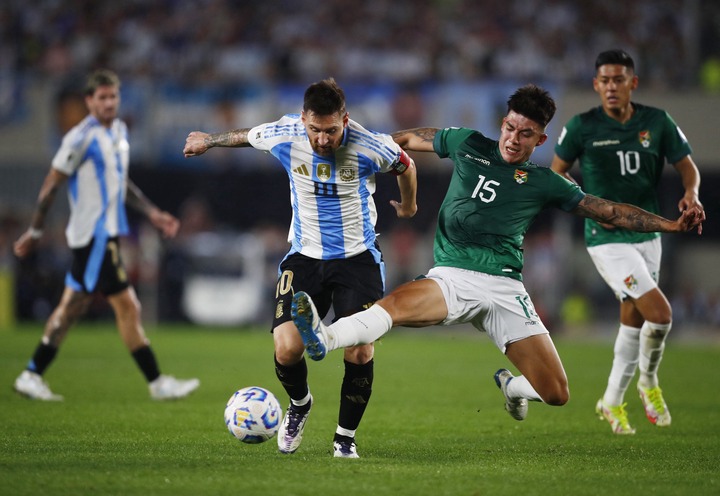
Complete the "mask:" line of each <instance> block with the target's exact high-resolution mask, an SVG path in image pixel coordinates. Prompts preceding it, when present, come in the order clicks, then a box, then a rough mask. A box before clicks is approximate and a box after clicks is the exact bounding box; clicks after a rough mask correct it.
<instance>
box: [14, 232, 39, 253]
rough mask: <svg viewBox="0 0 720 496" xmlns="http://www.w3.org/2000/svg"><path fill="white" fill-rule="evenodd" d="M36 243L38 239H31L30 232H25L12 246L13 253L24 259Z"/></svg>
mask: <svg viewBox="0 0 720 496" xmlns="http://www.w3.org/2000/svg"><path fill="white" fill-rule="evenodd" d="M37 242H38V239H37V238H33V237H32V234H31V233H30V231H29V230H27V231H25V232H24V233H22V235H21V236H20V237H19V238H18V239H17V241H15V243H14V244H13V253H15V256H16V257H18V258H25V257H27V256H28V255H29V254H30V253H31V252H32V251H33V250H34V249H35V246H36V245H37Z"/></svg>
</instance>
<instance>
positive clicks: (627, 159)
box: [555, 103, 691, 246]
mask: <svg viewBox="0 0 720 496" xmlns="http://www.w3.org/2000/svg"><path fill="white" fill-rule="evenodd" d="M633 106H634V108H635V113H634V114H633V116H632V118H631V119H630V120H629V121H628V122H626V123H625V124H622V123H620V122H618V121H616V120H615V119H613V118H611V117H609V116H608V115H607V114H605V112H604V111H603V109H602V107H596V108H594V109H592V110H590V111H588V112H585V113H582V114H578V115H576V116H574V117H573V118H572V119H570V121H568V123H567V125H566V126H565V127H564V128H563V130H562V133H561V134H560V138H559V139H558V142H557V144H556V145H555V153H556V154H557V156H558V157H560V158H561V159H563V160H564V161H566V162H568V163H573V162H574V161H575V160H576V159H578V160H579V161H580V170H581V171H582V178H583V190H584V191H586V192H587V193H588V194H591V195H594V196H599V197H600V198H605V199H607V200H612V201H615V202H621V203H630V204H632V205H637V206H638V207H640V208H643V209H645V210H647V211H649V212H653V213H655V214H659V213H660V208H659V202H658V198H657V186H658V183H659V182H660V177H661V175H662V170H663V166H664V165H665V161H666V160H667V161H668V162H670V163H673V164H674V163H676V162H678V161H679V160H681V159H682V158H684V157H685V156H687V155H689V154H690V153H691V149H690V145H688V142H687V139H686V138H685V136H684V135H683V133H682V131H680V128H679V127H678V126H677V125H676V124H675V122H674V121H673V120H672V118H671V117H670V116H669V115H668V114H667V112H665V111H664V110H660V109H657V108H654V107H648V106H645V105H639V104H637V103H633ZM658 236H660V234H659V233H637V232H633V231H628V230H625V229H617V228H611V229H606V228H604V227H603V226H602V225H600V224H598V223H597V222H595V221H593V220H590V219H585V241H586V243H587V245H588V246H597V245H602V244H606V243H640V242H643V241H647V240H649V239H654V238H656V237H658Z"/></svg>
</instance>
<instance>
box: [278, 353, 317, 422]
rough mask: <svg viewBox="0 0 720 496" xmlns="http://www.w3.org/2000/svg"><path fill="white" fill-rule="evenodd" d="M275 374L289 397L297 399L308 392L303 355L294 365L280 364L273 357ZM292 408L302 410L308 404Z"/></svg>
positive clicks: (306, 371)
mask: <svg viewBox="0 0 720 496" xmlns="http://www.w3.org/2000/svg"><path fill="white" fill-rule="evenodd" d="M275 375H277V378H278V380H279V381H280V384H282V386H283V387H284V388H285V391H286V392H287V394H288V396H290V399H293V400H295V401H299V400H301V399H303V398H304V397H306V396H307V394H308V392H310V389H309V388H308V383H307V378H308V370H307V362H306V361H305V357H303V358H302V359H301V360H300V361H299V362H298V363H296V364H294V365H282V364H280V363H279V362H278V361H277V358H275ZM294 408H296V409H298V410H302V409H303V408H310V404H308V405H306V406H304V407H294Z"/></svg>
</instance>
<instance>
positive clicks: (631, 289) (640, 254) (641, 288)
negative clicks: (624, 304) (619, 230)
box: [587, 238, 662, 301]
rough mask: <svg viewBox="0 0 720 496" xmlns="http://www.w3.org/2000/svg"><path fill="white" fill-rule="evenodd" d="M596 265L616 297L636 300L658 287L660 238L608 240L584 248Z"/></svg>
mask: <svg viewBox="0 0 720 496" xmlns="http://www.w3.org/2000/svg"><path fill="white" fill-rule="evenodd" d="M587 251H588V253H589V254H590V257H591V258H592V261H593V263H594V264H595V267H596V268H597V270H598V272H599V273H600V275H601V276H602V278H603V279H604V280H605V282H606V283H607V284H608V286H610V289H612V290H613V292H614V293H615V296H617V298H618V300H620V301H623V300H624V299H625V298H628V297H630V298H633V299H637V298H639V297H641V296H642V295H644V294H645V293H647V292H648V291H650V290H652V289H655V288H657V287H658V280H659V278H660V259H661V258H662V244H661V243H660V238H655V239H652V240H650V241H644V242H642V243H608V244H606V245H599V246H589V247H588V249H587Z"/></svg>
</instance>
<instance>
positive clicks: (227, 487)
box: [0, 324, 720, 496]
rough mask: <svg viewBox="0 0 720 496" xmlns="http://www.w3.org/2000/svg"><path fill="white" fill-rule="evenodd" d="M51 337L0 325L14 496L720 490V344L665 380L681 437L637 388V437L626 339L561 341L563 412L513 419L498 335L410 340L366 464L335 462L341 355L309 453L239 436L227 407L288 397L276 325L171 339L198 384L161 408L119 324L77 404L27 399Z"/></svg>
mask: <svg viewBox="0 0 720 496" xmlns="http://www.w3.org/2000/svg"><path fill="white" fill-rule="evenodd" d="M40 333H41V329H40V326H32V327H26V328H21V329H16V330H0V385H4V386H2V387H0V492H2V494H7V495H38V494H43V495H75V496H76V495H136V494H137V495H215V494H217V495H221V494H222V495H226V494H242V495H249V496H252V495H258V494H282V495H316V496H317V495H326V494H342V495H343V496H350V495H371V496H381V495H405V494H408V495H430V494H432V495H485V494H489V495H502V494H508V495H517V494H522V495H523V496H524V495H536V494H537V495H547V494H561V495H565V494H572V495H596V494H614V495H624V494H653V495H655V496H659V495H686V494H697V495H709V494H720V468H719V467H720V462H718V460H720V412H719V407H720V394H718V384H720V347H719V346H717V345H702V346H701V345H691V344H687V343H674V342H672V341H671V343H669V345H668V348H667V353H666V355H665V358H664V360H663V364H662V368H661V381H662V386H663V391H664V393H665V397H666V400H667V401H668V403H669V405H670V408H671V411H672V414H673V425H672V426H671V427H669V428H657V427H655V426H653V425H651V424H650V423H649V422H647V421H646V420H645V418H644V414H643V411H642V406H641V404H640V401H639V399H638V398H637V397H636V394H635V392H634V387H635V383H633V384H632V386H631V390H630V391H629V392H628V394H627V396H626V399H627V401H628V411H629V414H630V420H631V422H632V423H633V424H634V425H635V427H636V428H637V434H636V435H635V436H625V437H622V436H616V435H613V434H612V433H611V432H610V428H609V426H608V424H607V423H605V422H601V421H599V420H598V419H597V418H596V417H595V415H594V405H595V402H596V400H597V399H598V397H599V396H600V395H601V393H602V391H603V390H604V387H605V382H606V378H607V373H608V371H609V367H610V363H611V359H612V357H611V355H612V344H611V343H610V342H604V341H603V342H599V343H587V342H583V343H578V342H571V341H564V340H562V339H561V338H558V339H556V344H557V347H558V350H559V351H560V354H561V356H562V358H563V361H564V363H565V367H566V370H567V373H568V376H569V379H570V388H571V400H570V402H569V403H568V404H567V405H566V406H564V407H550V406H547V405H543V404H539V403H532V404H531V405H530V413H529V415H528V418H527V419H526V420H525V421H524V422H517V421H515V420H513V419H512V418H510V417H509V416H508V415H507V413H506V412H505V411H504V410H503V408H502V405H503V399H502V395H501V393H500V392H499V390H498V389H497V387H496V386H495V383H494V381H493V378H492V377H493V373H494V372H495V370H497V369H498V368H500V367H508V368H510V369H511V370H513V369H512V367H509V362H508V361H507V359H506V358H505V357H503V356H502V355H501V354H500V352H499V351H498V350H497V349H496V348H495V347H494V346H493V345H492V344H491V343H490V341H489V340H488V339H487V337H486V336H484V335H482V334H479V333H477V332H474V331H467V332H465V331H458V330H452V329H440V328H432V329H430V330H424V331H411V330H396V331H393V332H392V333H390V334H389V335H388V336H386V337H385V338H384V339H383V341H382V342H381V343H380V344H379V345H378V346H377V349H376V362H375V377H376V379H375V385H374V391H373V398H372V401H371V403H370V406H369V407H368V410H367V412H366V415H365V418H364V420H363V423H362V425H361V427H360V429H359V431H358V435H357V441H358V452H359V453H360V455H361V457H362V458H360V459H359V460H336V459H333V458H332V457H331V454H330V450H331V444H332V434H333V432H334V430H335V424H336V422H337V407H338V397H339V385H340V380H341V377H342V372H343V369H342V356H341V355H340V354H339V353H337V352H336V353H334V354H331V355H330V356H328V358H326V359H325V360H324V361H323V362H318V363H316V362H311V361H310V362H309V369H310V384H311V388H312V392H313V395H314V397H315V406H314V408H313V412H312V414H311V416H310V419H309V421H308V424H307V427H306V430H305V438H304V440H303V444H302V446H301V448H300V449H299V450H298V451H297V452H296V453H295V454H294V455H290V456H287V455H281V454H279V453H278V452H277V445H276V443H275V440H274V439H273V440H271V441H269V442H267V443H264V444H260V445H244V444H242V443H240V442H238V441H236V440H235V439H234V438H233V437H231V436H230V434H229V433H228V432H227V430H226V429H225V426H224V423H223V410H224V406H225V401H226V400H227V398H228V397H229V396H230V395H231V393H233V392H234V391H235V390H236V389H239V388H240V387H244V386H250V385H259V386H264V387H267V388H268V389H270V390H271V391H273V392H275V393H276V395H277V396H278V398H279V399H280V400H281V403H282V404H283V408H284V407H286V406H287V397H286V395H285V393H284V391H283V390H282V388H281V387H280V385H279V384H278V382H277V379H276V378H275V375H274V370H273V362H272V353H273V352H272V339H271V337H270V335H269V334H268V333H267V332H266V330H265V329H262V330H260V329H242V330H235V331H229V330H212V329H202V328H194V327H184V328H170V327H160V328H154V329H150V330H149V336H150V338H151V340H152V342H153V346H154V349H155V352H156V354H157V357H158V359H159V362H160V366H161V368H162V370H163V372H165V373H170V374H174V375H176V376H178V377H190V376H196V377H199V378H200V379H201V381H202V385H201V387H200V389H199V390H198V391H197V392H196V393H194V394H193V395H192V396H191V397H189V398H188V399H186V400H182V401H177V402H169V403H164V402H154V401H152V400H150V398H149V395H148V392H147V387H146V385H145V383H144V381H143V379H142V376H141V375H140V373H139V371H138V370H137V368H136V367H135V364H134V362H133V361H132V359H131V358H130V356H129V355H128V353H127V352H126V351H125V349H124V348H123V345H122V343H121V341H120V339H119V337H118V336H117V334H116V332H115V330H114V328H113V327H112V326H111V325H109V324H107V325H106V324H100V325H85V326H81V327H79V328H77V329H74V330H73V331H72V332H71V333H70V335H69V337H68V339H67V341H66V343H65V345H64V346H63V348H62V349H61V351H60V353H59V356H58V360H57V361H56V363H54V364H53V365H52V367H51V368H50V369H49V370H48V372H47V374H46V379H47V380H48V382H49V383H50V385H51V387H52V388H53V390H54V391H55V392H57V393H59V394H63V395H64V396H65V401H64V402H62V403H41V402H33V401H29V400H27V399H25V398H22V397H20V396H18V395H17V394H15V393H14V392H13V391H12V389H11V387H12V382H13V380H14V379H15V377H16V376H17V374H18V373H19V372H20V371H21V370H22V368H23V367H24V365H25V363H26V361H27V359H28V358H29V354H30V353H31V352H32V351H33V350H34V347H35V345H36V343H37V341H38V339H39V337H40Z"/></svg>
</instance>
